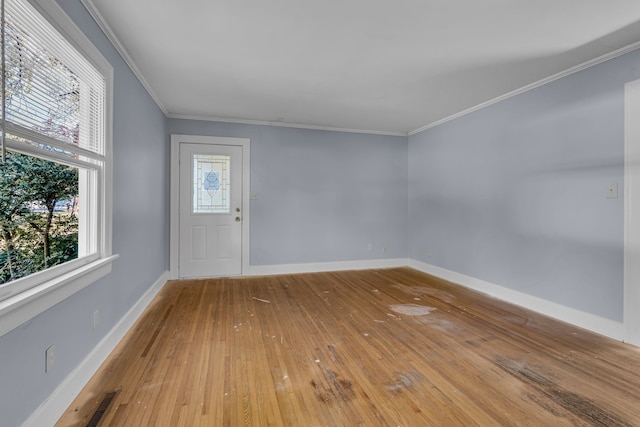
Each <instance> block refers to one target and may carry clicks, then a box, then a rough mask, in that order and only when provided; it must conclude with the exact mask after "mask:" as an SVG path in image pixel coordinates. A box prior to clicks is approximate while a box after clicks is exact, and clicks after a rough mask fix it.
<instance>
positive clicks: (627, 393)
mask: <svg viewBox="0 0 640 427" xmlns="http://www.w3.org/2000/svg"><path fill="white" fill-rule="evenodd" d="M114 392H115V394H113V393H114ZM109 393H111V395H110V396H111V398H112V401H111V403H110V404H108V401H107V402H104V403H103V405H102V408H100V411H98V413H97V414H98V415H95V416H94V412H96V409H98V407H99V405H100V403H101V402H102V401H103V399H104V397H105V396H107V397H109ZM100 415H102V419H101V420H99V416H100ZM92 417H94V418H93V420H91V419H92ZM98 421H99V423H98ZM57 425H58V426H86V425H100V426H136V427H139V426H238V425H253V426H474V425H478V426H498V425H499V426H511V425H513V426H516V425H520V426H568V425H578V426H591V425H593V426H639V425H640V349H638V348H636V347H633V346H630V345H626V344H622V343H619V342H616V341H613V340H610V339H607V338H604V337H602V336H599V335H595V334H592V333H589V332H587V331H584V330H582V329H579V328H576V327H572V326H569V325H566V324H564V323H560V322H557V321H554V320H551V319H548V318H545V317H543V316H540V315H537V314H535V313H532V312H529V311H527V310H524V309H522V308H518V307H515V306H512V305H509V304H506V303H504V302H501V301H498V300H495V299H492V298H489V297H486V296H484V295H481V294H478V293H474V292H471V291H469V290H466V289H464V288H461V287H458V286H455V285H452V284H450V283H448V282H445V281H442V280H438V279H435V278H432V277H430V276H427V275H424V274H422V273H419V272H417V271H415V270H411V269H409V268H398V269H389V270H369V271H350V272H335V273H317V274H298V275H287V276H269V277H254V278H235V279H229V278H226V279H211V280H198V281H174V282H170V283H168V284H167V285H166V286H165V287H164V289H163V290H162V291H161V292H160V293H159V294H158V296H157V297H156V299H155V300H154V302H153V303H152V304H151V305H150V307H149V308H148V309H147V310H146V312H145V313H144V315H143V316H142V317H141V319H140V320H139V321H138V322H137V323H136V325H135V326H134V327H133V328H132V330H131V331H129V333H128V335H127V336H126V338H125V339H124V340H123V341H122V342H121V343H120V345H119V346H118V347H117V349H116V350H115V351H114V352H113V354H112V355H111V356H110V357H109V359H108V360H107V361H106V362H105V363H104V365H103V366H102V367H101V369H100V370H99V371H98V372H97V373H96V375H95V376H94V377H93V379H92V380H91V381H90V382H89V383H88V384H87V386H86V387H85V389H84V390H83V391H82V393H81V394H80V395H79V396H78V398H77V399H76V400H75V401H74V403H73V404H72V405H71V406H70V407H69V409H68V410H67V411H66V412H65V414H64V415H63V417H62V418H61V419H60V421H59V422H58V424H57Z"/></svg>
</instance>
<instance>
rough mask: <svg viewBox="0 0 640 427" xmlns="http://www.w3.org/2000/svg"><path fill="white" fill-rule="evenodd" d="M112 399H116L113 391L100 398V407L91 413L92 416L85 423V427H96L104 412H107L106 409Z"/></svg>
mask: <svg viewBox="0 0 640 427" xmlns="http://www.w3.org/2000/svg"><path fill="white" fill-rule="evenodd" d="M114 397H116V392H115V391H112V392H109V393H107V394H105V395H104V397H103V398H102V402H100V405H99V406H98V409H96V411H95V412H94V413H93V416H92V417H91V419H90V420H89V422H88V423H87V427H98V424H99V423H100V420H101V419H102V416H103V415H104V413H105V412H107V409H108V408H109V405H111V402H112V401H113V398H114Z"/></svg>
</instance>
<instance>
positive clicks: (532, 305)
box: [409, 259, 624, 341]
mask: <svg viewBox="0 0 640 427" xmlns="http://www.w3.org/2000/svg"><path fill="white" fill-rule="evenodd" d="M409 267H411V268H415V269H416V270H419V271H422V272H423V273H427V274H430V275H432V276H436V277H439V278H441V279H444V280H448V281H449V282H453V283H455V284H458V285H461V286H464V287H466V288H469V289H473V290H475V291H478V292H482V293H484V294H487V295H490V296H492V297H494V298H498V299H501V300H504V301H506V302H508V303H510V304H514V305H519V306H521V307H524V308H527V309H529V310H533V311H535V312H537V313H541V314H544V315H546V316H549V317H553V318H554V319H557V320H561V321H563V322H566V323H570V324H572V325H575V326H579V327H581V328H584V329H588V330H590V331H593V332H596V333H598V334H602V335H605V336H607V337H610V338H613V339H616V340H619V341H622V340H623V338H624V328H623V325H622V323H620V322H615V321H613V320H610V319H605V318H603V317H599V316H596V315H593V314H589V313H585V312H584V311H580V310H576V309H574V308H571V307H566V306H564V305H561V304H557V303H554V302H551V301H548V300H545V299H542V298H538V297H534V296H532V295H528V294H525V293H522V292H519V291H515V290H513V289H509V288H505V287H503V286H499V285H496V284H493V283H490V282H486V281H484V280H480V279H476V278H474V277H470V276H466V275H464V274H460V273H456V272H455V271H451V270H447V269H445V268H442V267H437V266H435V265H431V264H426V263H424V262H421V261H416V260H413V259H412V260H409Z"/></svg>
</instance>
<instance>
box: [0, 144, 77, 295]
mask: <svg viewBox="0 0 640 427" xmlns="http://www.w3.org/2000/svg"><path fill="white" fill-rule="evenodd" d="M78 175H79V174H78V169H77V168H72V167H69V166H65V165H61V164H59V163H55V162H52V161H48V160H43V159H39V158H36V157H31V156H27V155H23V154H18V153H13V152H8V153H7V162H6V163H4V164H2V163H0V284H3V283H7V282H10V281H13V280H16V279H19V278H21V277H25V276H28V275H29V274H32V273H36V272H38V271H42V270H45V269H47V268H50V267H53V266H55V265H58V264H62V263H64V262H67V261H71V260H73V259H76V258H78V215H79V205H78V203H79V197H78Z"/></svg>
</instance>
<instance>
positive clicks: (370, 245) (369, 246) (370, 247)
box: [367, 242, 373, 252]
mask: <svg viewBox="0 0 640 427" xmlns="http://www.w3.org/2000/svg"><path fill="white" fill-rule="evenodd" d="M367 250H368V251H369V252H371V251H373V243H371V242H369V244H368V245H367Z"/></svg>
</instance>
